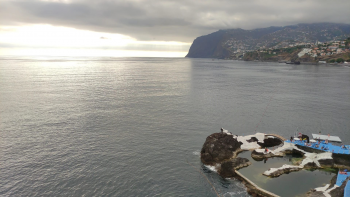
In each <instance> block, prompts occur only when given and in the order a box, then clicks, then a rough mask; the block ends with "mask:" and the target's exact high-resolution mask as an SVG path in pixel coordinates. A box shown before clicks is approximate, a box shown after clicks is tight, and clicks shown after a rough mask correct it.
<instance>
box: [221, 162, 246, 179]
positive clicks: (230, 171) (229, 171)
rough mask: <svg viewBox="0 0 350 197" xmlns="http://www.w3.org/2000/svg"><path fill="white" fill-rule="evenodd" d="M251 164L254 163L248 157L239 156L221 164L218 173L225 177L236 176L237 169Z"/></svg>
mask: <svg viewBox="0 0 350 197" xmlns="http://www.w3.org/2000/svg"><path fill="white" fill-rule="evenodd" d="M251 164H252V163H251V162H250V161H249V160H248V159H246V158H241V157H237V158H234V159H230V160H228V161H224V162H223V163H222V164H221V166H220V168H219V170H218V173H219V175H220V176H222V177H223V178H228V177H234V176H235V175H236V172H235V170H238V169H240V168H243V167H246V166H249V165H251Z"/></svg>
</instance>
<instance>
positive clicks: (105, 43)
mask: <svg viewBox="0 0 350 197" xmlns="http://www.w3.org/2000/svg"><path fill="white" fill-rule="evenodd" d="M1 45H2V46H11V47H5V48H4V47H2V48H1V50H0V53H1V54H7V55H8V54H12V55H40V54H45V55H58V56H61V55H62V56H63V55H72V54H75V55H83V56H84V55H86V54H91V53H93V54H95V55H98V56H107V55H108V56H109V55H111V54H114V56H142V57H149V56H153V57H154V56H155V57H165V56H169V57H184V55H185V54H186V50H182V51H181V50H175V51H171V50H170V49H173V48H174V47H175V48H176V49H179V48H180V49H182V48H188V47H189V45H190V43H181V42H164V41H138V40H136V39H134V38H132V37H129V36H125V35H121V34H112V33H105V32H94V31H88V30H79V29H74V28H68V27H57V26H51V25H28V26H5V27H4V26H3V27H0V47H1ZM135 46H136V47H135ZM155 46H156V50H154V48H155ZM157 47H158V48H157ZM135 48H136V49H135ZM138 48H139V49H138ZM152 48H153V50H152ZM159 48H161V49H163V48H164V49H169V50H164V51H162V50H159ZM157 49H158V50H157Z"/></svg>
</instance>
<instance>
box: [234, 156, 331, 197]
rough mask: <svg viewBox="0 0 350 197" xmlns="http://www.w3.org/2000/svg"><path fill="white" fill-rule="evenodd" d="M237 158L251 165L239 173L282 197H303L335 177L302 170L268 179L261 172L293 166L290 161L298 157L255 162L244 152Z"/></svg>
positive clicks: (274, 158)
mask: <svg viewBox="0 0 350 197" xmlns="http://www.w3.org/2000/svg"><path fill="white" fill-rule="evenodd" d="M238 157H242V158H247V159H249V161H250V162H251V163H252V165H250V166H248V167H246V168H242V169H240V170H239V172H240V173H242V174H243V175H244V176H245V177H247V178H248V179H250V180H251V181H253V182H254V183H255V184H256V185H258V186H259V187H261V188H263V189H265V190H268V191H270V192H273V193H275V194H277V195H279V196H283V197H292V196H305V194H306V193H307V192H308V191H310V190H311V189H314V188H316V187H321V186H323V185H325V184H328V183H329V182H330V180H331V179H332V177H333V176H335V175H336V171H334V172H329V171H325V170H314V171H310V170H304V169H303V170H300V171H297V172H291V173H289V174H283V175H281V176H279V177H276V178H270V177H267V176H264V175H263V172H265V171H266V170H268V169H269V168H278V167H281V166H282V165H283V164H290V165H293V162H292V161H293V160H295V159H298V156H294V155H293V156H292V155H286V156H284V157H273V158H269V159H267V160H262V161H255V160H254V159H253V158H252V157H251V151H244V152H242V153H240V154H239V155H238ZM299 158H300V157H299Z"/></svg>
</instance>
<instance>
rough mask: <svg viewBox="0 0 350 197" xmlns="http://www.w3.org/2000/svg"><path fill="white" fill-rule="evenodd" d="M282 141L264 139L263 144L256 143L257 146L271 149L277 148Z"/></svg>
mask: <svg viewBox="0 0 350 197" xmlns="http://www.w3.org/2000/svg"><path fill="white" fill-rule="evenodd" d="M282 142H283V141H282V140H281V139H279V138H276V137H275V138H266V139H264V143H261V142H258V144H259V145H260V146H261V147H273V146H278V145H280V144H282Z"/></svg>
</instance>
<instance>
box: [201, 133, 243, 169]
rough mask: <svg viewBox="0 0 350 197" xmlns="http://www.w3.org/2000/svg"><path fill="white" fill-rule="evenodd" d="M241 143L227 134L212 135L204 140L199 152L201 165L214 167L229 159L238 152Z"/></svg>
mask: <svg viewBox="0 0 350 197" xmlns="http://www.w3.org/2000/svg"><path fill="white" fill-rule="evenodd" d="M241 144H242V143H240V142H238V141H237V139H235V138H233V136H232V135H230V134H227V133H213V134H211V135H209V136H208V137H207V139H206V140H205V142H204V144H203V147H202V150H201V160H202V163H203V164H206V165H215V164H218V163H221V162H223V161H225V160H228V159H231V158H233V157H234V156H235V153H236V152H237V151H239V150H240V146H241Z"/></svg>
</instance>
